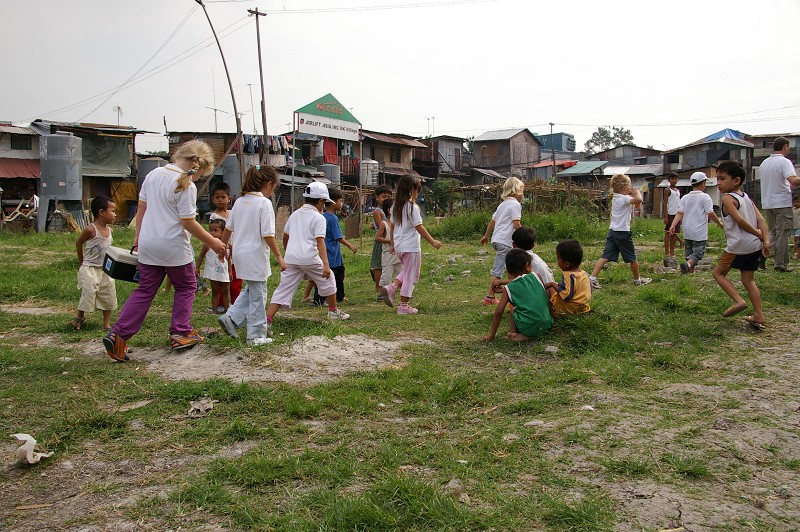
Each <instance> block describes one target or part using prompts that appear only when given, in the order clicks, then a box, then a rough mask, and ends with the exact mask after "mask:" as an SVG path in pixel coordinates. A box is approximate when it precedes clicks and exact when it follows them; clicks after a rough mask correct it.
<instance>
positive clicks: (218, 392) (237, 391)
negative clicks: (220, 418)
mask: <svg viewBox="0 0 800 532" xmlns="http://www.w3.org/2000/svg"><path fill="white" fill-rule="evenodd" d="M252 391H253V389H252V387H251V386H250V385H249V384H248V383H246V382H242V383H234V382H231V381H229V380H226V379H209V380H206V381H202V382H194V381H186V380H183V381H178V382H171V383H166V384H165V385H164V386H163V387H162V388H161V390H160V392H161V396H162V397H163V398H164V399H167V400H169V401H172V402H175V403H186V402H188V401H194V400H195V399H197V398H199V397H210V398H212V399H217V400H218V401H221V402H226V403H230V402H234V401H241V400H243V399H245V398H247V397H248V396H249V395H250V394H251V393H252Z"/></svg>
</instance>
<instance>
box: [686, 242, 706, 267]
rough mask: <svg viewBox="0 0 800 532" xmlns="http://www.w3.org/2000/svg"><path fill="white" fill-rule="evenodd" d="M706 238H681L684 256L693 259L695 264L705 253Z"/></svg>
mask: <svg viewBox="0 0 800 532" xmlns="http://www.w3.org/2000/svg"><path fill="white" fill-rule="evenodd" d="M707 242H708V240H689V239H688V238H685V239H684V240H683V246H684V257H686V260H689V259H692V258H693V259H694V263H695V264H697V263H698V262H700V261H701V260H703V257H704V256H705V254H706V243H707Z"/></svg>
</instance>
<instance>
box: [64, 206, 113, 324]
mask: <svg viewBox="0 0 800 532" xmlns="http://www.w3.org/2000/svg"><path fill="white" fill-rule="evenodd" d="M91 210H92V216H94V222H93V223H90V224H89V225H87V226H86V229H84V230H83V232H81V234H80V236H79V237H78V240H77V242H75V250H76V251H77V252H78V264H79V265H80V268H79V269H78V288H79V289H80V291H81V299H80V301H79V302H78V312H77V313H76V314H75V317H74V318H72V319H71V320H70V322H69V323H70V325H72V328H73V329H75V330H76V331H80V330H81V327H83V324H84V321H85V320H86V313H87V312H91V311H93V310H94V309H99V310H101V311H102V312H103V329H105V330H110V329H111V311H113V310H114V309H115V308H117V290H116V286H115V285H114V279H112V278H111V277H109V276H108V275H106V274H105V273H103V259H104V258H105V256H106V251H107V250H108V248H109V246H110V245H111V242H112V237H111V227H110V226H111V224H113V223H114V217H115V216H116V212H117V206H116V205H114V202H113V201H111V198H107V197H106V196H97V197H96V198H94V199H93V200H92V204H91ZM84 245H85V246H86V249H85V251H84Z"/></svg>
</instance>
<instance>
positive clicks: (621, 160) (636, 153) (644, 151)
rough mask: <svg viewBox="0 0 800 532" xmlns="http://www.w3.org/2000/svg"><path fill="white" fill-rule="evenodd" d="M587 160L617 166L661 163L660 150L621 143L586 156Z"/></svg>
mask: <svg viewBox="0 0 800 532" xmlns="http://www.w3.org/2000/svg"><path fill="white" fill-rule="evenodd" d="M586 160H589V161H608V162H609V163H611V164H614V165H617V166H623V165H624V166H634V165H641V164H661V163H662V160H661V152H660V151H659V150H654V149H653V148H642V147H641V146H636V145H634V144H622V145H620V146H617V147H615V148H610V149H608V150H603V151H599V152H597V153H593V154H591V155H587V156H586Z"/></svg>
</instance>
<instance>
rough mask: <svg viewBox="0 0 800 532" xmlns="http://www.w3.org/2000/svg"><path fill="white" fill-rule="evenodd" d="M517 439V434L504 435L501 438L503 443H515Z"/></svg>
mask: <svg viewBox="0 0 800 532" xmlns="http://www.w3.org/2000/svg"><path fill="white" fill-rule="evenodd" d="M518 439H519V434H506V435H505V436H503V441H504V442H506V443H509V442H512V441H517V440H518Z"/></svg>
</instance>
